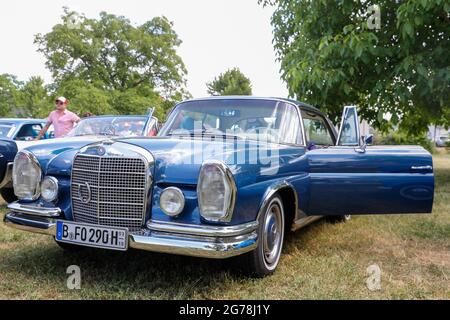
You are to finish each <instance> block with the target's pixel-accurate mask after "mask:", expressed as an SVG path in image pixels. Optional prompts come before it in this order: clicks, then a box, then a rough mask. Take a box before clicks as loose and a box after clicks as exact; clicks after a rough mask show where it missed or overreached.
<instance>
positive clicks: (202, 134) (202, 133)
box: [166, 129, 242, 139]
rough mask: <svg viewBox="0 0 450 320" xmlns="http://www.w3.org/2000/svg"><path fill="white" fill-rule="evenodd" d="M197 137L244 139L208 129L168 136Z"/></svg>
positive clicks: (168, 134) (170, 133)
mask: <svg viewBox="0 0 450 320" xmlns="http://www.w3.org/2000/svg"><path fill="white" fill-rule="evenodd" d="M196 135H199V136H200V135H201V136H212V137H215V136H220V137H223V138H227V137H231V138H235V139H242V137H240V136H237V135H233V134H228V133H225V132H220V133H219V132H210V131H208V130H207V129H202V130H201V131H200V130H197V131H194V130H192V131H189V132H180V133H172V132H169V133H167V134H166V136H169V137H171V136H190V137H195V136H196Z"/></svg>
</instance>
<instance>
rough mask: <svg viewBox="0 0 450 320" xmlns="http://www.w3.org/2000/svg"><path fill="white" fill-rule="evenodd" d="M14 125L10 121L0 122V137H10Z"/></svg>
mask: <svg viewBox="0 0 450 320" xmlns="http://www.w3.org/2000/svg"><path fill="white" fill-rule="evenodd" d="M15 128H16V127H15V126H14V125H13V124H10V123H0V138H12V135H13V133H14V129H15Z"/></svg>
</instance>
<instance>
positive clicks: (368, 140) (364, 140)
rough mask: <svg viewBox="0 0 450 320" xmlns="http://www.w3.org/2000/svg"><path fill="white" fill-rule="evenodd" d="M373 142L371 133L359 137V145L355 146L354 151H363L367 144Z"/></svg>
mask: <svg viewBox="0 0 450 320" xmlns="http://www.w3.org/2000/svg"><path fill="white" fill-rule="evenodd" d="M372 143H373V134H368V135H367V136H362V137H361V145H360V146H359V147H356V148H355V151H356V152H358V153H365V152H366V148H367V146H368V145H369V144H372Z"/></svg>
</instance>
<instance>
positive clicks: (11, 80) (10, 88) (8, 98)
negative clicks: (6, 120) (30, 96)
mask: <svg viewBox="0 0 450 320" xmlns="http://www.w3.org/2000/svg"><path fill="white" fill-rule="evenodd" d="M19 86H20V82H19V81H18V80H17V78H16V77H15V76H12V75H10V74H2V75H0V116H1V117H6V116H11V115H14V114H15V113H16V112H15V111H17V107H18V103H19V96H20V93H19V89H18V88H19Z"/></svg>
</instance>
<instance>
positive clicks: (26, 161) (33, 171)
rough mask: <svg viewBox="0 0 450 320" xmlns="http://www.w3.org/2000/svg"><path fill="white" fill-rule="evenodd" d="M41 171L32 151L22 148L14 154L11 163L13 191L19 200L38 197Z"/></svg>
mask: <svg viewBox="0 0 450 320" xmlns="http://www.w3.org/2000/svg"><path fill="white" fill-rule="evenodd" d="M41 179H42V171H41V166H40V165H39V162H38V161H37V159H36V157H35V156H34V154H33V153H31V152H29V151H26V150H22V151H19V152H18V153H17V154H16V157H15V158H14V165H13V176H12V180H13V187H14V193H15V195H16V196H17V198H19V199H20V200H36V199H37V198H39V191H40V188H39V184H40V182H41Z"/></svg>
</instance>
